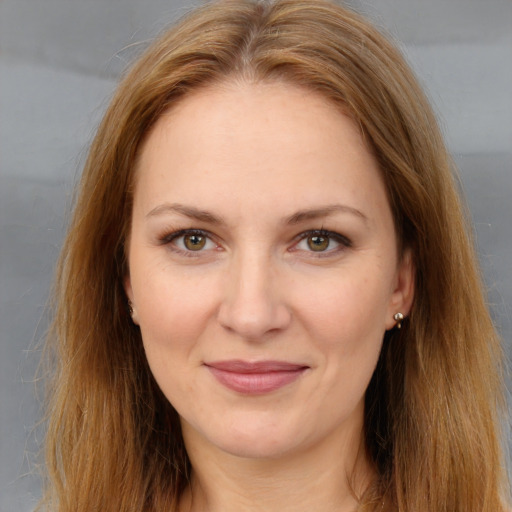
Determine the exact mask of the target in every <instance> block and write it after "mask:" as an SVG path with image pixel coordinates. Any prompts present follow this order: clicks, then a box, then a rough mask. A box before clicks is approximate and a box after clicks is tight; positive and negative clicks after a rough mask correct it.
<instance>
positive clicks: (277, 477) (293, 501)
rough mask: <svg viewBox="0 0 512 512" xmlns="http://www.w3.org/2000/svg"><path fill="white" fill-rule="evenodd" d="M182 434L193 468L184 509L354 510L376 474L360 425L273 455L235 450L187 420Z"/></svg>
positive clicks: (191, 511)
mask: <svg viewBox="0 0 512 512" xmlns="http://www.w3.org/2000/svg"><path fill="white" fill-rule="evenodd" d="M184 437H185V443H186V446H187V451H188V454H189V457H190V460H191V464H192V468H193V472H192V482H191V486H190V488H189V489H188V490H187V491H186V492H185V494H184V497H183V499H182V502H181V507H180V510H181V511H182V512H221V511H222V512H235V511H236V512H241V511H247V512H249V511H250V512H260V511H261V512H263V511H265V512H274V511H275V512H277V511H279V512H306V511H307V512H310V511H311V510H322V512H353V511H355V510H356V509H357V503H358V500H357V497H358V496H360V495H361V494H362V493H363V492H364V490H365V489H366V487H367V486H368V484H369V483H370V481H371V479H372V477H373V471H372V469H371V465H370V464H369V462H368V460H367V458H366V456H365V454H364V449H363V448H362V438H361V430H358V431H357V433H354V432H350V433H345V435H344V436H340V439H339V441H340V442H339V443H338V444H337V445H334V446H333V443H332V441H331V442H328V443H327V442H323V443H321V444H320V445H315V446H310V447H307V448H305V449H304V450H302V451H300V452H297V453H294V454H293V455H289V454H285V455H282V456H279V457H275V458H271V459H255V458H244V457H238V456H235V455H231V454H229V453H226V452H224V451H222V450H219V449H218V448H215V447H212V446H211V445H209V444H208V443H207V442H205V441H204V439H202V438H201V437H200V436H199V435H198V434H197V432H195V431H193V430H191V428H190V427H187V426H186V425H184ZM333 448H334V449H333Z"/></svg>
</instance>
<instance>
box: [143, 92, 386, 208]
mask: <svg viewBox="0 0 512 512" xmlns="http://www.w3.org/2000/svg"><path fill="white" fill-rule="evenodd" d="M137 174H138V177H137V181H138V184H137V187H136V194H135V195H136V197H135V202H136V206H137V203H138V204H143V205H144V208H145V209H146V210H147V209H148V208H150V206H151V205H155V204H156V203H159V202H167V201H173V202H174V201H176V202H180V203H183V202H192V203H195V204H193V206H200V207H202V208H213V207H215V208H221V209H223V208H227V207H228V206H234V205H237V208H238V210H239V211H240V212H249V211H252V212H253V213H255V212H256V211H259V212H260V214H261V213H262V209H264V208H266V207H268V206H269V205H274V206H273V208H274V209H275V208H277V206H276V205H280V206H282V208H283V209H284V210H285V209H287V208H288V209H294V208H295V209H296V208H297V206H300V207H302V208H307V207H315V206H316V203H322V204H334V203H337V202H340V201H345V202H346V201H349V202H359V203H365V202H366V203H368V202H373V203H374V204H375V206H377V207H379V208H384V209H385V208H388V205H387V200H386V194H385V189H384V184H383V182H382V178H381V175H380V172H379V169H378V166H377V164H376V162H375V160H374V158H373V157H372V155H371V152H370V151H369V150H368V148H367V147H366V145H365V143H364V140H363V138H362V136H361V133H360V131H359V128H358V126H357V125H356V124H355V122H354V121H353V120H351V119H350V118H349V117H348V116H346V115H344V114H343V112H342V111H341V109H340V108H339V107H337V106H335V105H334V104H333V103H331V102H330V101H328V100H326V99H324V98H323V97H322V96H320V95H319V94H317V93H314V92H312V91H310V90H307V89H302V88H299V87H297V86H293V85H288V84H283V83H257V84H254V83H237V84H223V85H220V86H215V87H211V88H207V89H203V90H199V91H196V92H194V93H193V94H190V95H189V96H186V97H185V98H184V99H183V100H182V101H181V102H180V103H179V104H178V105H176V106H175V107H173V108H172V109H171V110H170V111H168V112H167V113H165V114H164V115H163V116H162V117H161V118H160V119H159V120H158V121H157V123H156V124H155V126H154V127H153V129H152V131H151V133H150V134H149V136H148V138H147V140H146V141H145V143H144V145H143V147H142V151H141V155H140V159H139V163H138V168H137ZM197 203H200V204H199V205H197Z"/></svg>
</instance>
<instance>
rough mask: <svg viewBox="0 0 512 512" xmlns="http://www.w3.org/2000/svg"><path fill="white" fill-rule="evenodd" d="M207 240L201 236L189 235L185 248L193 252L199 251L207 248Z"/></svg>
mask: <svg viewBox="0 0 512 512" xmlns="http://www.w3.org/2000/svg"><path fill="white" fill-rule="evenodd" d="M205 243H206V238H205V237H204V236H201V235H187V236H186V237H185V246H186V247H187V249H190V250H191V251H198V250H200V249H202V248H203V247H204V246H205Z"/></svg>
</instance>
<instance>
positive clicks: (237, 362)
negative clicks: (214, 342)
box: [205, 359, 308, 373]
mask: <svg viewBox="0 0 512 512" xmlns="http://www.w3.org/2000/svg"><path fill="white" fill-rule="evenodd" d="M205 365H206V366H209V367H212V368H215V369H217V370H221V371H225V372H233V373H270V372H291V371H296V370H302V369H304V368H308V366H307V365H305V364H297V363H290V362H287V361H255V362H251V361H243V360H241V359H231V360H229V361H212V362H208V363H205Z"/></svg>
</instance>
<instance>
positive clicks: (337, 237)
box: [159, 228, 352, 258]
mask: <svg viewBox="0 0 512 512" xmlns="http://www.w3.org/2000/svg"><path fill="white" fill-rule="evenodd" d="M193 235H197V236H201V237H204V238H206V239H207V240H209V241H211V242H213V243H216V242H215V237H214V236H213V235H212V234H211V233H210V232H208V231H205V230H202V229H180V230H177V231H173V232H172V233H168V234H166V235H164V236H162V237H160V238H159V241H160V243H161V244H162V245H169V246H171V248H172V251H174V252H176V253H178V254H180V255H183V256H187V257H198V256H199V255H200V253H201V252H203V251H202V250H198V251H192V250H184V249H180V248H179V247H177V246H176V245H175V243H173V242H175V241H176V240H178V239H179V238H181V237H184V236H193ZM312 236H318V237H324V238H328V239H329V241H334V242H336V243H338V244H339V245H340V246H341V248H334V249H327V250H325V251H313V250H310V251H306V252H308V253H311V255H312V256H314V257H316V258H325V257H328V256H331V255H333V254H335V253H338V252H340V251H342V250H343V249H348V248H350V247H352V242H351V240H350V239H349V238H347V237H346V236H344V235H342V234H340V233H336V232H335V231H329V230H326V229H323V228H322V229H312V230H308V231H304V232H302V233H300V234H299V235H297V236H296V237H295V238H294V239H293V241H294V244H293V246H292V247H291V248H290V249H289V251H290V252H295V251H298V250H300V249H297V246H298V244H299V243H300V242H302V241H303V240H307V239H308V237H312Z"/></svg>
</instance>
